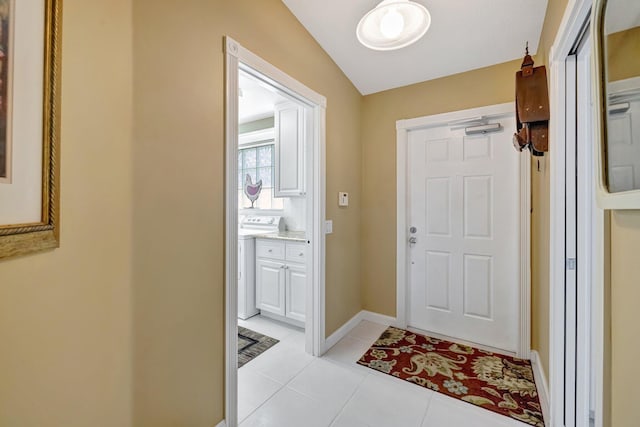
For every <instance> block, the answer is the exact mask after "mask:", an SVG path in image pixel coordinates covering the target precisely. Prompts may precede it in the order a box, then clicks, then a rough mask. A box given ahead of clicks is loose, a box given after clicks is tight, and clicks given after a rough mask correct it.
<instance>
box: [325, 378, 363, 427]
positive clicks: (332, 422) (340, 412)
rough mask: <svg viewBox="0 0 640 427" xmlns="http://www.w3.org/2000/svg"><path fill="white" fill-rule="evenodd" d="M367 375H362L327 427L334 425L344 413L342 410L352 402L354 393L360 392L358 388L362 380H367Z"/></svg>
mask: <svg viewBox="0 0 640 427" xmlns="http://www.w3.org/2000/svg"><path fill="white" fill-rule="evenodd" d="M368 375H370V374H367V375H363V376H362V379H361V380H360V382H359V383H358V385H357V386H356V388H355V389H354V390H353V392H352V393H351V395H350V396H349V398H348V399H346V400H345V402H344V404H343V405H342V407H340V410H339V411H338V413H337V414H336V416H335V417H333V419H332V420H331V422H330V423H329V425H328V426H327V427H331V426H332V425H334V424H335V422H336V420H337V419H338V417H340V415H341V414H342V413H343V412H344V408H346V407H347V405H348V404H349V402H351V400H353V396H355V395H356V393H357V392H358V390H360V387H361V386H362V383H364V380H366V379H367V376H368Z"/></svg>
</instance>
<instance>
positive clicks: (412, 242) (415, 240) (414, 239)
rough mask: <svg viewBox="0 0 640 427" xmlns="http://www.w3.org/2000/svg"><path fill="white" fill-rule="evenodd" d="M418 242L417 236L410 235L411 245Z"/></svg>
mask: <svg viewBox="0 0 640 427" xmlns="http://www.w3.org/2000/svg"><path fill="white" fill-rule="evenodd" d="M416 243H418V238H417V237H409V245H415V244H416Z"/></svg>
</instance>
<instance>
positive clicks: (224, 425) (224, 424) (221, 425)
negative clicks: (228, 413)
mask: <svg viewBox="0 0 640 427" xmlns="http://www.w3.org/2000/svg"><path fill="white" fill-rule="evenodd" d="M216 427H227V422H226V421H225V420H222V421H220V422H219V423H218V425H216Z"/></svg>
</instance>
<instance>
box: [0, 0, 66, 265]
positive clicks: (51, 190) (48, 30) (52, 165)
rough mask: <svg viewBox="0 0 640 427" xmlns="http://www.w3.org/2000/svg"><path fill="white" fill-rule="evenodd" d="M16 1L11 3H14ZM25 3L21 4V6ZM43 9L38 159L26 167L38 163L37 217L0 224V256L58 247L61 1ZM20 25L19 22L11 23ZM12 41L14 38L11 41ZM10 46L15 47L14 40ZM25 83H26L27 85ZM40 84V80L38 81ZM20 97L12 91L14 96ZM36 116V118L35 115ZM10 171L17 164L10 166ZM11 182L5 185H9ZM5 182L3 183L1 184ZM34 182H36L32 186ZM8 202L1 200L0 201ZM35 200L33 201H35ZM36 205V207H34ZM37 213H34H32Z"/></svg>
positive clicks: (48, 1) (47, 2) (48, 2)
mask: <svg viewBox="0 0 640 427" xmlns="http://www.w3.org/2000/svg"><path fill="white" fill-rule="evenodd" d="M19 1H20V0H17V1H16V2H13V3H12V4H13V5H15V4H16V3H17V2H19ZM24 4H25V3H22V4H21V7H22V5H24ZM43 4H44V10H43V11H42V10H38V11H36V12H37V14H36V16H38V15H44V21H43V22H42V25H43V28H42V30H43V34H44V43H42V40H39V41H38V43H41V44H42V45H43V56H44V58H43V64H44V66H43V73H42V79H43V80H42V83H41V85H42V88H43V93H42V98H41V99H42V109H41V111H42V150H41V153H42V158H41V159H40V158H36V159H31V163H29V164H27V165H26V167H35V168H38V167H40V165H41V174H40V175H39V176H40V177H41V186H42V187H41V189H39V190H40V194H41V203H40V213H41V215H40V220H39V221H26V222H23V223H12V224H2V223H0V258H7V257H14V256H18V255H25V254H28V253H32V252H37V251H42V250H47V249H53V248H57V247H59V240H60V68H61V42H62V23H61V20H62V0H44V2H43ZM15 25H16V26H17V25H20V23H15ZM14 42H15V41H14ZM14 46H16V47H17V48H19V46H20V45H19V44H18V43H14ZM28 83H29V82H27V84H28ZM38 85H40V82H38ZM17 96H20V94H19V93H16V91H15V90H14V92H13V97H14V99H13V100H12V99H9V102H12V101H15V98H16V97H17ZM37 119H39V117H38V118H37ZM18 126H19V125H16V124H15V123H14V124H13V130H12V133H13V137H14V140H13V143H12V144H13V147H14V152H15V151H16V150H15V147H16V146H17V145H19V144H20V143H21V141H20V139H19V138H16V135H19V134H20V133H16V131H18V132H19V129H17V127H18ZM38 148H39V147H38ZM39 152H40V151H39ZM13 169H14V171H15V170H16V169H18V167H16V166H14V168H13ZM13 184H14V183H11V184H8V185H13ZM2 185H7V184H2ZM37 185H38V184H37V183H36V186H37ZM3 202H4V203H5V204H6V203H10V202H11V200H10V199H9V200H2V193H0V204H2V203H3ZM36 203H37V201H36ZM37 208H38V207H37V206H36V209H37ZM36 213H37V212H36Z"/></svg>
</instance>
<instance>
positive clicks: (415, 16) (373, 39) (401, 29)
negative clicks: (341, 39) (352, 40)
mask: <svg viewBox="0 0 640 427" xmlns="http://www.w3.org/2000/svg"><path fill="white" fill-rule="evenodd" d="M430 25H431V15H430V14H429V11H428V10H427V8H426V7H424V6H423V5H421V4H419V3H416V2H413V1H410V0H383V1H381V2H380V3H379V4H378V5H377V6H376V7H375V8H374V9H372V10H370V11H369V12H368V13H367V14H366V15H364V16H363V17H362V19H361V20H360V22H359V23H358V28H357V29H356V35H357V36H358V40H359V41H360V43H362V44H363V45H365V46H366V47H368V48H369V49H374V50H394V49H400V48H403V47H405V46H409V45H410V44H412V43H415V42H416V41H418V40H419V39H420V37H422V36H424V34H425V33H426V32H427V30H428V29H429V26H430Z"/></svg>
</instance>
